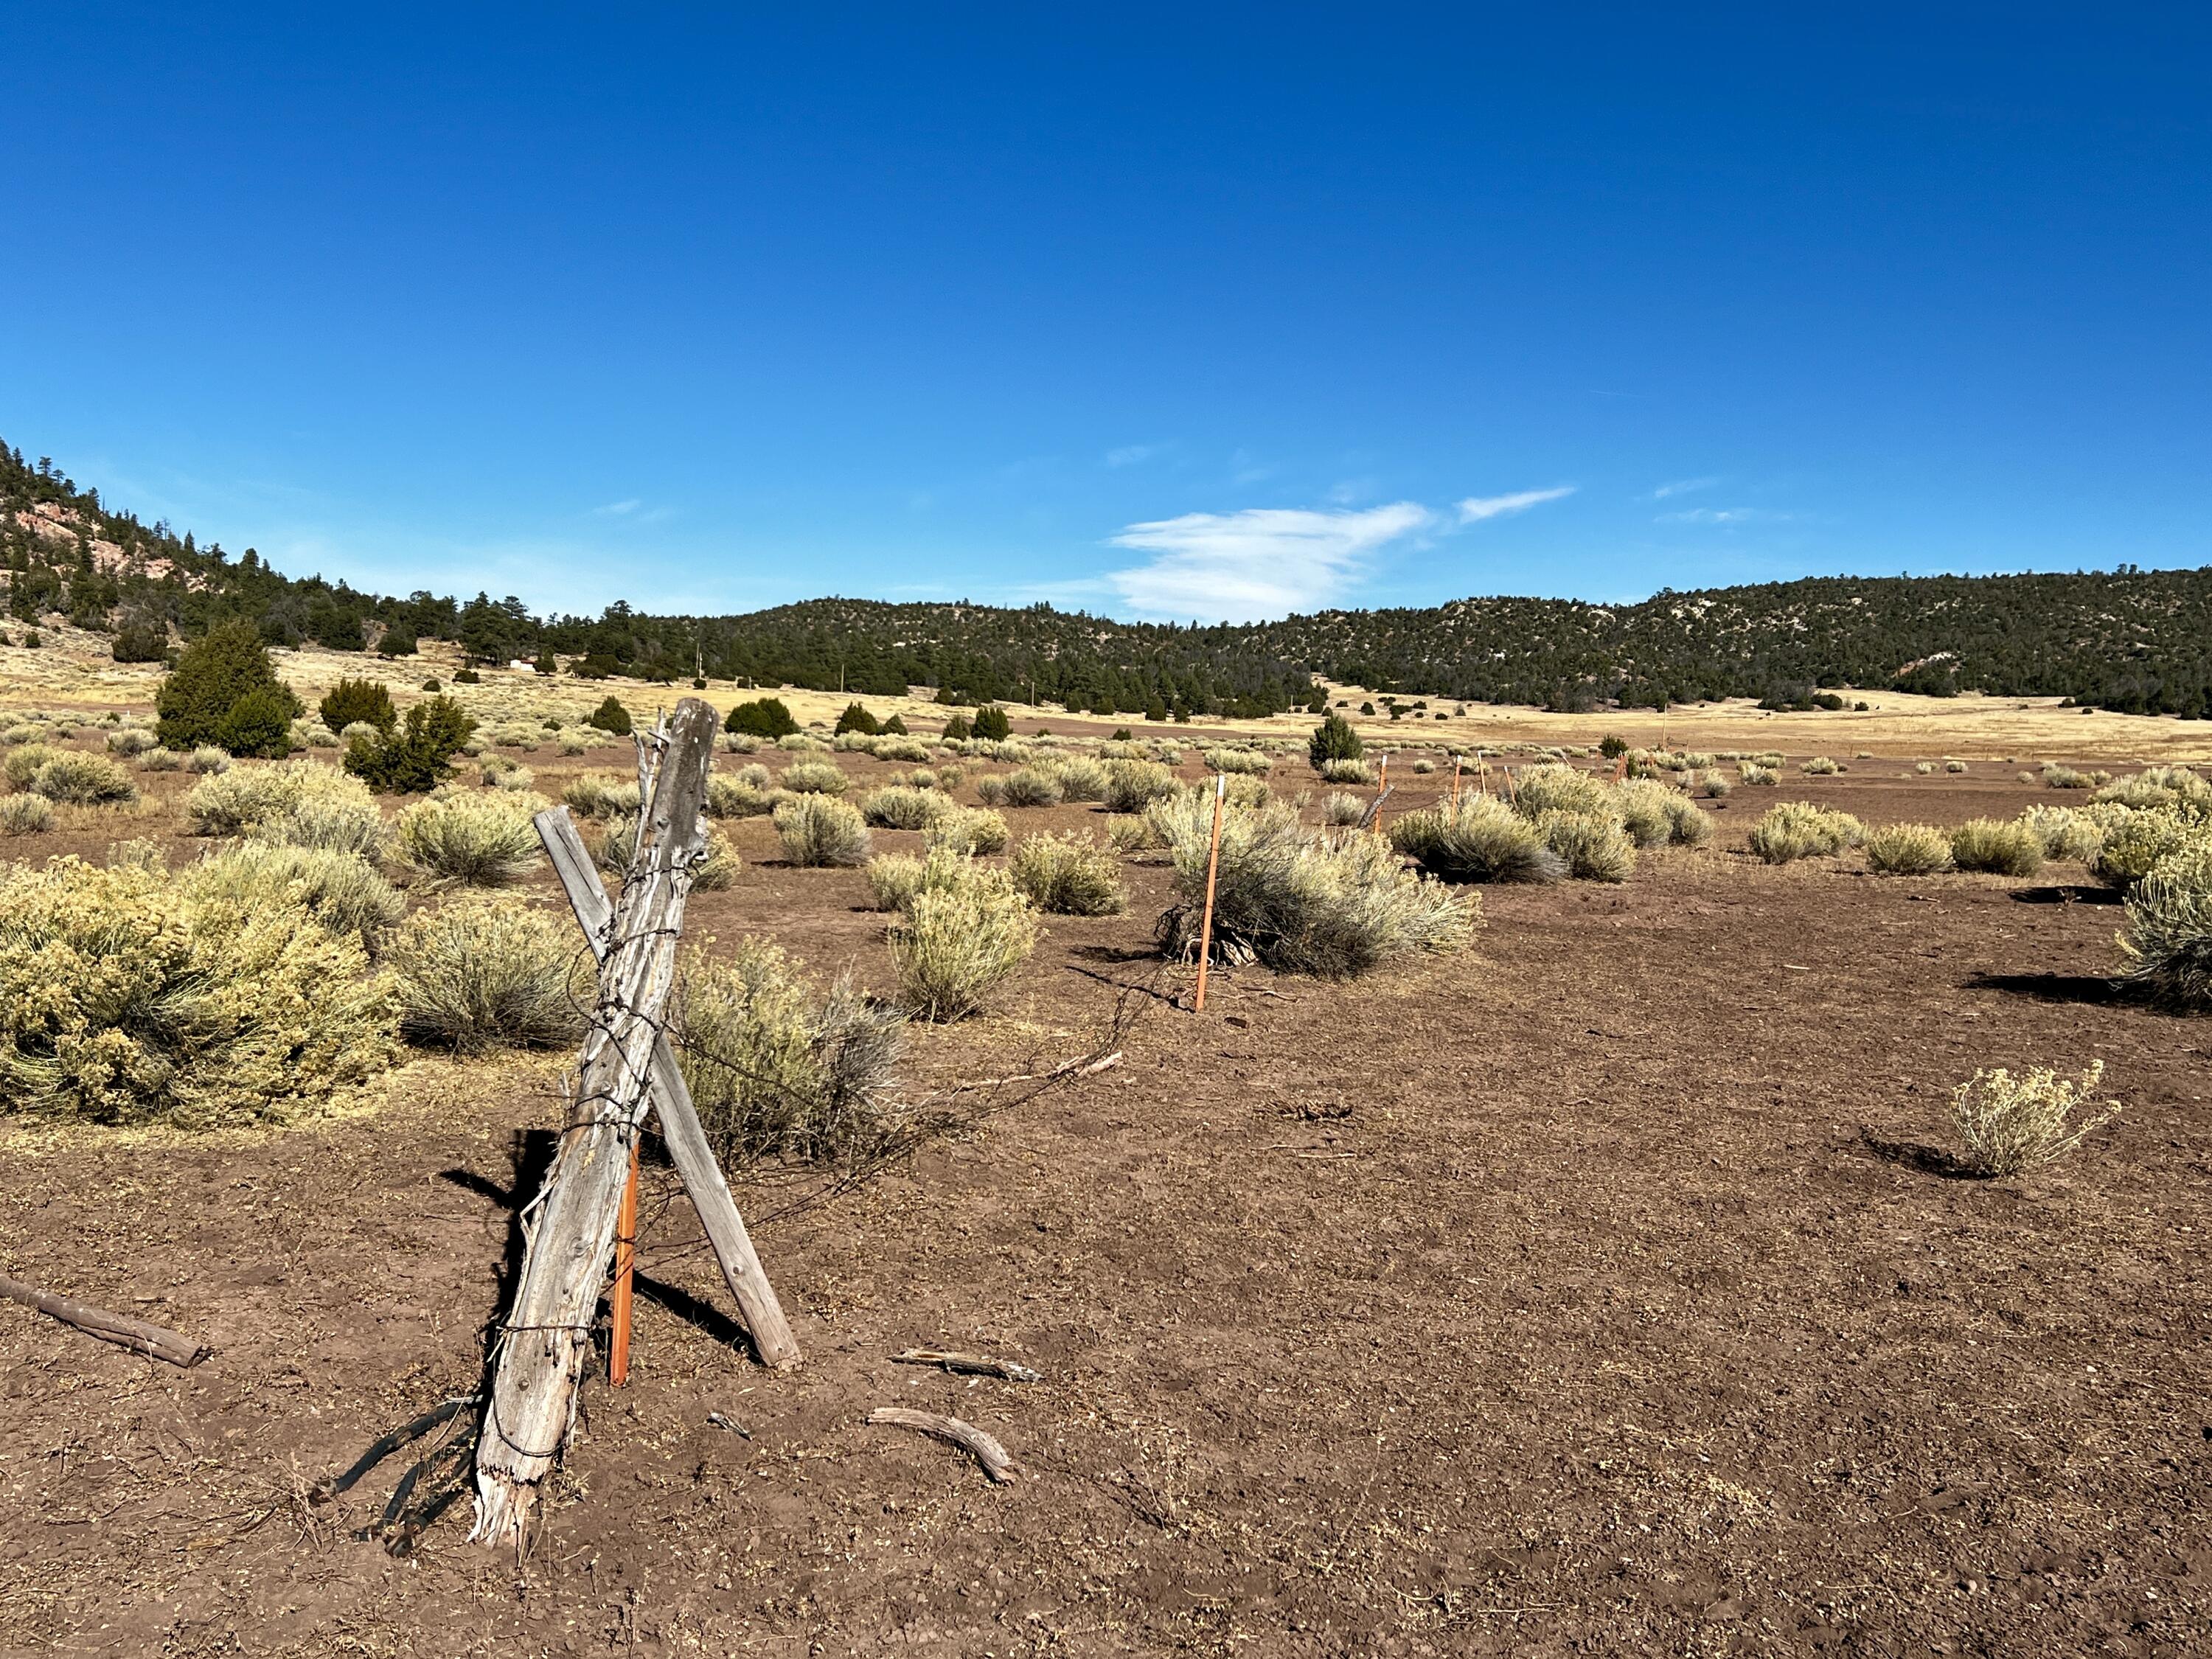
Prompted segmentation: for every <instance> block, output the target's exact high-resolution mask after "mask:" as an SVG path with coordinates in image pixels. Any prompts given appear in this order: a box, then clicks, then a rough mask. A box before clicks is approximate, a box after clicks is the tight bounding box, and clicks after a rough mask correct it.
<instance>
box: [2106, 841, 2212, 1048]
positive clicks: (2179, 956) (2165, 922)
mask: <svg viewBox="0 0 2212 1659" xmlns="http://www.w3.org/2000/svg"><path fill="white" fill-rule="evenodd" d="M2125 902H2126V905H2127V915H2128V923H2127V927H2126V930H2125V931H2124V932H2123V933H2121V935H2120V951H2121V954H2122V955H2123V956H2124V957H2126V959H2127V964H2128V967H2127V973H2128V977H2129V978H2130V980H2131V981H2134V982H2135V983H2136V985H2137V986H2139V987H2142V989H2144V990H2145V991H2148V993H2149V994H2151V995H2152V997H2153V998H2154V1000H2157V1001H2159V1002H2160V1003H2162V1004H2163V1005H2165V1006H2167V1007H2169V1008H2172V1009H2176V1010H2178V1011H2179V1012H2184V1013H2195V1014H2202V1013H2212V836H2208V837H2206V838H2204V839H2203V840H2200V841H2197V842H2192V843H2191V844H2190V845H2188V846H2185V847H2184V848H2179V850H2177V851H2175V852H2172V853H2169V854H2166V857H2164V858H2162V859H2160V860H2159V861H2158V862H2157V863H2155V864H2154V865H2153V866H2151V867H2150V869H2149V870H2148V872H2145V873H2144V875H2143V877H2142V879H2141V880H2139V881H2137V882H2136V883H2135V884H2134V885H2132V886H2131V887H2130V888H2129V889H2128V895H2127V899H2126V901H2125Z"/></svg>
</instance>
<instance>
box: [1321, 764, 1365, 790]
mask: <svg viewBox="0 0 2212 1659" xmlns="http://www.w3.org/2000/svg"><path fill="white" fill-rule="evenodd" d="M1321 780H1322V782H1323V783H1351V784H1361V783H1364V784H1372V783H1374V782H1375V781H1376V771H1375V769H1374V768H1373V767H1371V766H1370V765H1369V764H1368V763H1366V762H1365V761H1362V760H1328V761H1323V762H1322V763H1321Z"/></svg>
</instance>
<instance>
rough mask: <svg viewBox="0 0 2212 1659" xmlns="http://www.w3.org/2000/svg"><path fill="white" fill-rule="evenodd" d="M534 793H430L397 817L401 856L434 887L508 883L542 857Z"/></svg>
mask: <svg viewBox="0 0 2212 1659" xmlns="http://www.w3.org/2000/svg"><path fill="white" fill-rule="evenodd" d="M544 805H547V803H546V801H545V800H544V798H543V797H541V796H538V795H526V796H520V797H518V796H513V795H503V794H502V795H443V796H438V795H434V796H432V797H431V798H430V799H428V800H421V801H417V802H416V803H415V805H412V806H410V807H409V808H408V809H407V810H406V811H404V812H402V813H401V814H400V815H399V820H398V824H397V825H396V826H395V827H396V829H397V832H398V835H397V839H398V852H399V857H400V859H401V860H403V861H404V863H405V864H406V865H407V866H409V867H410V869H413V870H416V871H417V872H421V874H422V875H423V876H424V877H425V878H428V881H429V882H430V883H431V884H432V885H434V886H462V887H509V886H512V885H513V884H515V883H516V882H518V881H520V880H521V879H522V878H524V877H525V876H526V875H528V874H529V873H530V872H532V870H534V869H536V868H537V867H538V860H539V859H540V858H541V857H542V856H543V855H544V848H543V844H542V843H541V842H539V840H538V826H537V825H536V824H534V823H532V822H531V821H530V818H531V814H532V812H534V811H537V810H538V809H539V808H540V807H543V806H544Z"/></svg>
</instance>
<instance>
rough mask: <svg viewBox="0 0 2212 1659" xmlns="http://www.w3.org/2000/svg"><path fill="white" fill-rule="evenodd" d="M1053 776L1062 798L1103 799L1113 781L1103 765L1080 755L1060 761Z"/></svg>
mask: <svg viewBox="0 0 2212 1659" xmlns="http://www.w3.org/2000/svg"><path fill="white" fill-rule="evenodd" d="M1053 776H1054V780H1055V781H1057V782H1058V783H1059V785H1060V799H1062V800H1103V799H1105V798H1106V791H1107V789H1108V787H1109V785H1110V783H1111V780H1110V779H1109V777H1108V775H1107V772H1106V769H1105V768H1104V767H1103V766H1102V765H1100V764H1099V763H1097V761H1095V760H1091V759H1088V758H1086V757H1084V756H1080V755H1078V756H1074V757H1071V758H1069V759H1067V760H1064V761H1062V762H1060V765H1059V766H1058V767H1057V768H1056V769H1054V774H1053Z"/></svg>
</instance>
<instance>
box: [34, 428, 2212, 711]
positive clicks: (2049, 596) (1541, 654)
mask: <svg viewBox="0 0 2212 1659" xmlns="http://www.w3.org/2000/svg"><path fill="white" fill-rule="evenodd" d="M0 565H4V571H0V575H4V580H5V582H6V592H7V609H8V611H9V615H10V616H11V617H13V618H14V619H15V623H16V625H17V627H18V628H19V629H35V628H36V626H37V624H38V623H39V622H40V620H41V619H43V618H45V617H49V616H52V615H55V614H59V615H62V616H65V617H68V618H69V620H70V621H71V622H72V623H76V624H77V625H79V626H81V627H84V628H88V629H95V630H99V631H102V632H106V633H109V634H112V635H114V638H115V652H116V655H117V656H118V658H121V659H125V660H128V659H133V658H137V659H147V660H151V659H156V658H158V657H159V656H161V654H163V653H165V652H166V651H167V648H168V647H169V646H170V644H171V642H172V640H173V634H172V630H174V633H176V634H181V635H183V636H185V637H186V638H190V637H193V636H196V635H198V634H200V633H203V632H204V631H205V630H206V629H208V628H209V627H210V625H212V624H214V623H219V622H223V621H228V620H231V619H233V618H237V617H246V618H250V619H251V620H252V621H253V622H254V623H255V624H256V625H257V626H258V628H259V629H261V632H262V634H263V635H264V637H265V638H267V639H268V640H269V641H270V642H272V643H274V644H279V645H289V644H296V643H299V642H301V641H307V640H312V641H316V642H317V643H319V644H322V645H325V646H328V647H332V648H335V649H341V650H356V651H361V650H372V649H374V650H378V651H380V652H381V653H384V654H386V655H387V656H393V657H404V656H405V655H407V654H410V653H412V652H413V651H414V649H415V647H416V641H419V640H422V639H436V640H447V641H453V642H455V643H457V644H459V646H460V647H462V648H464V649H465V650H466V651H468V652H470V653H473V654H474V655H476V656H477V657H478V658H481V659H483V660H485V661H488V662H505V661H507V660H508V659H547V658H551V659H555V660H557V661H559V662H560V663H561V664H562V665H563V666H564V667H565V668H566V669H567V670H568V671H571V672H579V673H583V674H586V675H594V674H615V673H619V674H628V675H635V676H639V677H641V678H652V679H667V680H675V679H689V678H692V676H693V675H694V674H695V673H696V672H703V673H704V674H706V675H707V676H708V677H711V678H715V679H720V680H734V681H738V682H750V683H753V684H762V685H776V684H796V685H803V686H809V687H814V688H817V689H825V690H826V689H836V688H839V687H842V688H843V689H844V690H849V691H853V692H855V693H860V694H865V695H872V696H884V695H891V694H896V693H899V692H903V691H904V690H906V689H907V688H908V686H909V685H926V686H933V687H937V688H939V689H940V690H941V691H942V693H943V694H944V695H945V696H946V697H947V698H948V699H957V700H958V701H961V702H987V701H991V700H994V699H1000V698H1005V699H1016V700H1020V701H1024V702H1032V701H1041V702H1058V703H1060V704H1063V705H1065V706H1067V707H1070V708H1083V709H1087V710H1092V711H1095V712H1097V713H1101V714H1152V715H1154V716H1155V717H1162V716H1164V715H1166V714H1170V713H1174V712H1184V713H1195V714H1248V715H1249V714H1263V713H1268V712H1273V711H1275V710H1279V709H1282V708H1291V707H1296V706H1303V705H1306V704H1308V703H1309V702H1311V701H1312V700H1313V699H1314V697H1315V696H1316V693H1315V690H1314V685H1313V681H1314V678H1315V677H1316V675H1318V676H1322V677H1324V678H1328V679H1333V680H1339V681H1345V682H1349V683H1353V684H1360V685H1364V686H1368V687H1370V688H1372V689H1373V690H1376V691H1377V692H1381V693H1388V694H1393V695H1395V696H1400V697H1406V698H1416V697H1419V698H1445V699H1450V700H1453V701H1456V702H1478V701H1480V702H1515V703H1538V704H1543V705H1546V706H1549V707H1553V708H1589V707H1595V706H1599V705H1601V704H1604V703H1607V702H1622V703H1626V704H1631V705H1640V706H1658V705H1662V704H1664V703H1668V702H1697V701H1701V700H1706V699H1713V698H1719V697H1731V696H1751V697H1759V698H1764V699H1770V700H1773V701H1777V702H1802V701H1803V700H1804V699H1805V698H1806V697H1807V696H1808V695H1809V694H1811V693H1813V692H1814V691H1816V690H1820V688H1846V687H1858V688H1872V687H1891V686H1903V687H1905V688H1907V689H1911V690H1923V691H1929V692H1934V693H1936V694H1938V695H1942V694H1945V693H1948V692H1952V691H1957V690H1980V691H1986V692H1990V693H1995V694H2000V695H2012V696H2069V697H2072V698H2074V699H2075V700H2076V701H2078V702H2084V703H2090V704H2094V705H2097V706H2100V707H2103V708H2114V709H2119V710H2124V711H2126V712H2130V713H2159V712H2164V713H2171V714H2185V715H2188V716H2191V717H2192V718H2198V719H2203V718H2212V567H2207V568H2201V569H2197V570H2176V571H2147V570H2139V569H2136V568H2132V567H2129V566H2122V567H2120V568H2118V569H2117V570H2113V571H2104V572H2082V573H2075V574H2040V575H2017V576H1910V577H1907V576H1892V577H1848V576H1835V577H1813V578H1808V579H1806V580H1799V581H1791V582H1776V583H1765V584H1760V585H1758V586H1745V587H1729V588H1716V589H1711V590H1704V591H1699V592H1680V593H1677V592H1661V593H1659V594H1657V595H1655V596H1654V597H1653V598H1651V599H1646V600H1644V601H1642V602H1640V603H1638V604H1635V605H1593V604H1589V603H1586V602H1583V601H1581V600H1572V599H1502V598H1501V599H1457V600H1454V601H1452V602H1450V603H1449V604H1446V605H1436V606H1431V607H1426V608H1421V609H1401V610H1387V611H1322V612H1321V613H1319V614H1317V615H1315V616H1310V617H1287V618H1285V619H1284V620H1283V621H1280V622H1273V623H1257V624H1252V625H1239V626H1231V625H1228V624H1221V625H1218V626H1214V627H1196V626H1182V625H1177V624H1173V623H1120V622H1114V621H1110V620H1108V619H1105V618H1103V617H1091V616H1088V615H1085V614H1084V613H1082V612H1079V611H1074V612H1071V611H1057V610H1054V609H1053V608H1052V607H1051V606H1048V605H1033V606H1029V607H1026V608H1022V609H1008V608H1005V607H999V606H991V605H969V604H967V603H965V602H964V601H963V602H961V603H957V604H908V605H892V604H884V603H881V602H878V601H873V600H866V599H811V600H808V601H806V602H805V603H803V604H798V605H779V606H776V607H775V608H774V609H771V610H766V611H752V612H750V613H747V614H744V615H739V616H725V617H684V616H661V615H655V614H653V613H650V612H648V611H637V610H633V609H632V608H631V607H630V606H629V605H627V604H617V605H611V606H609V607H608V608H607V609H606V610H605V611H604V612H602V613H601V614H600V615H599V616H598V617H574V616H540V615H538V614H536V613H534V612H532V611H531V609H530V608H529V606H528V605H527V604H526V602H525V601H524V600H523V599H520V598H516V597H512V596H510V597H507V598H504V599H492V598H490V597H489V595H487V594H483V593H479V594H477V596H476V597H475V598H473V599H465V600H463V599H455V598H453V597H450V596H444V597H441V596H439V595H435V594H432V593H429V592H414V593H410V594H408V595H406V596H405V597H404V598H401V597H397V596H393V595H388V594H376V593H367V592H361V591H359V590H357V589H355V588H352V587H350V586H347V585H346V584H345V583H343V582H329V581H325V580H323V579H322V578H321V577H319V576H312V575H311V576H305V577H299V576H290V575H286V574H283V573H280V572H278V571H276V570H273V569H271V568H270V567H269V565H268V564H267V562H265V561H264V560H263V559H262V558H261V557H260V556H259V555H258V553H256V552H255V551H254V550H252V549H247V550H245V551H243V552H241V553H239V554H237V555H232V554H230V553H228V552H227V551H226V550H223V549H222V547H220V546H219V545H216V544H199V543H197V542H196V541H195V539H194V538H193V536H192V534H191V532H189V531H185V532H178V531H177V530H175V529H174V528H173V527H172V526H168V525H167V524H161V523H155V524H151V525H149V524H145V523H143V522H142V521H140V520H138V519H137V517H136V516H135V515H134V514H132V513H129V512H128V511H125V510H119V509H118V508H115V507H111V506H109V505H108V504H107V503H106V502H104V501H102V500H101V499H100V495H99V492H98V491H97V490H96V489H82V488H79V487H78V486H77V485H76V483H74V482H73V481H72V480H70V478H68V477H65V476H64V475H63V474H62V473H61V472H60V471H58V470H57V469H56V468H55V467H54V466H53V465H52V463H51V462H49V461H46V460H44V459H41V460H39V461H37V462H35V463H29V462H26V460H25V459H24V458H23V456H22V455H21V453H20V452H18V451H16V450H14V449H12V448H9V447H7V446H5V445H4V444H0ZM15 642H18V643H20V642H21V641H15ZM547 666H550V663H548V664H547Z"/></svg>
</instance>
